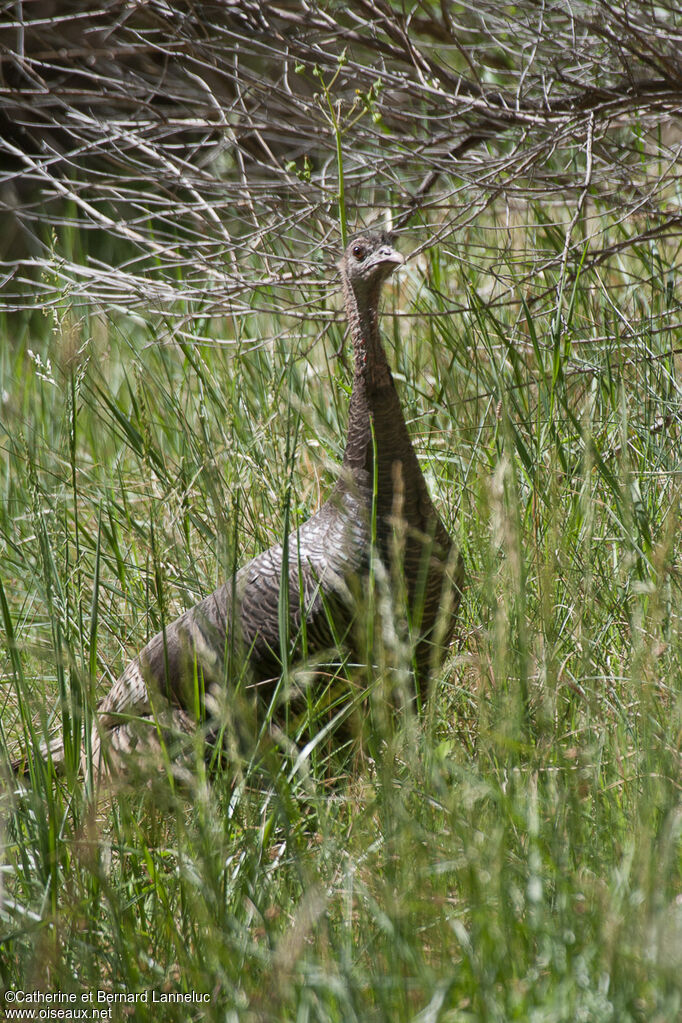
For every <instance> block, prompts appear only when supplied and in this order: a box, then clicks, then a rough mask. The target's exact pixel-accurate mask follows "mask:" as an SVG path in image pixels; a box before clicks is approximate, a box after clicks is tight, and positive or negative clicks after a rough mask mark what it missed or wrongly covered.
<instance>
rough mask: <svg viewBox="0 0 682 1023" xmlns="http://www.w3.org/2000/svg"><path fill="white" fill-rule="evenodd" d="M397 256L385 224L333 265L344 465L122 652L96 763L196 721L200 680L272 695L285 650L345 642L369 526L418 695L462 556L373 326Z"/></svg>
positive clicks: (369, 546) (365, 562)
mask: <svg viewBox="0 0 682 1023" xmlns="http://www.w3.org/2000/svg"><path fill="white" fill-rule="evenodd" d="M401 262H402V257H401V256H400V255H399V254H398V253H397V252H396V251H395V249H394V248H393V247H392V245H391V243H390V240H389V239H388V238H387V236H385V235H380V234H369V233H367V234H363V235H360V236H359V237H357V238H356V239H354V241H353V242H351V244H350V245H349V246H348V249H347V250H346V252H345V254H344V257H343V259H342V261H341V264H340V266H341V276H342V284H343V291H344V300H345V308H346V314H347V317H348V324H349V330H350V337H351V341H352V344H353V350H354V363H355V369H354V378H353V390H352V395H351V401H350V409H349V418H348V435H347V442H346V449H345V454H344V459H343V465H342V467H341V470H340V474H339V477H338V480H337V482H336V485H335V487H334V489H333V492H332V494H331V495H330V497H329V499H328V500H327V501H326V503H325V504H324V505H323V506H322V507H321V508H320V510H319V511H318V512H317V513H316V514H315V515H313V516H312V517H311V518H310V519H309V520H308V521H307V522H305V523H304V524H302V525H301V526H300V527H299V528H298V529H297V530H295V531H294V532H292V533H291V534H290V535H289V537H288V539H287V541H286V543H285V544H284V546H283V545H281V544H277V545H275V546H274V547H271V548H270V549H269V550H267V551H264V552H263V553H262V554H259V555H258V556H257V557H255V558H254V559H253V560H252V561H250V562H249V563H248V564H247V565H245V566H243V567H242V568H241V569H240V570H239V571H238V572H237V573H236V575H235V577H234V579H232V580H229V581H228V582H227V583H226V584H224V585H223V586H221V587H220V588H219V589H217V590H216V591H215V592H214V593H212V594H211V595H210V596H208V597H206V598H205V599H204V600H202V601H201V603H199V604H197V605H196V606H195V607H193V608H191V609H190V610H188V611H186V612H185V613H184V614H183V615H181V616H180V617H179V618H178V619H177V620H176V621H174V622H173V623H171V624H170V625H168V626H167V627H166V628H165V629H164V630H163V631H162V632H161V633H159V634H158V635H157V636H155V637H154V638H153V639H152V640H151V641H150V642H149V643H148V644H147V645H146V646H145V647H144V649H143V650H141V651H140V653H139V654H138V656H137V657H136V658H135V659H134V660H133V661H131V662H130V664H129V665H128V666H127V668H126V669H125V670H124V672H123V673H122V675H121V676H120V677H119V678H118V680H117V681H116V682H115V683H114V684H113V685H112V687H111V689H110V690H109V692H108V693H107V695H106V696H105V697H104V699H103V700H102V701H101V703H100V705H99V707H98V711H97V729H96V734H94V735H93V763H94V764H95V769H96V770H98V769H99V768H100V767H101V766H103V764H108V765H113V764H116V762H117V760H119V759H120V757H121V756H123V755H125V754H129V753H131V752H132V751H133V750H135V749H136V748H138V747H139V746H140V744H142V746H144V745H145V744H147V741H146V739H145V726H146V735H147V736H152V737H153V736H154V735H155V734H156V730H157V728H158V723H159V720H165V721H166V722H168V723H170V725H171V726H172V729H174V730H179V731H180V732H185V733H187V732H190V733H191V732H192V731H193V730H196V728H197V720H196V699H195V697H193V692H194V693H195V694H196V682H197V679H198V678H200V679H201V686H200V688H201V690H202V691H204V692H206V691H209V690H210V689H211V687H217V689H218V690H219V691H221V692H222V693H223V694H226V695H227V698H228V699H229V693H230V687H233V686H237V685H239V686H240V687H241V691H242V692H249V691H253V692H254V693H256V694H257V695H258V697H260V698H261V699H264V700H266V701H267V700H270V699H271V698H272V696H273V694H274V693H275V690H276V687H277V685H278V681H279V678H280V676H281V674H282V664H283V661H284V660H286V661H287V663H289V664H291V663H294V662H296V661H297V660H299V659H300V658H302V657H305V658H307V659H308V660H310V661H312V662H313V663H314V661H315V659H316V658H317V659H318V662H319V659H320V658H321V657H322V656H323V655H324V653H325V652H327V651H329V650H332V649H334V648H336V647H338V646H339V645H341V646H345V647H347V648H349V649H350V650H351V651H353V650H354V647H355V641H356V632H357V630H356V628H355V625H356V622H355V619H356V617H357V615H358V614H362V606H361V605H362V601H361V600H359V595H360V594H361V593H362V592H363V590H365V591H366V588H367V579H368V576H369V572H370V559H371V555H372V550H373V542H372V540H373V538H374V543H375V548H374V549H375V550H376V554H377V556H378V557H379V559H380V560H381V562H382V564H383V565H384V567H385V568H386V570H387V571H386V578H388V579H390V580H396V579H398V578H399V579H400V580H401V581H402V583H403V584H404V589H405V592H406V594H407V605H408V609H407V611H408V614H409V615H410V616H411V617H412V628H413V633H414V634H416V635H417V637H418V640H417V643H416V656H415V665H416V676H417V683H418V686H419V688H420V690H421V692H422V695H425V693H426V685H427V682H428V677H429V673H430V671H431V669H432V668H433V666H434V665H435V664H437V663H438V662H439V661H440V659H441V657H442V653H443V650H444V649H445V647H446V646H447V644H448V643H449V640H450V638H451V636H452V631H453V628H454V623H455V614H456V610H457V605H458V603H459V595H460V588H461V585H462V564H461V559H459V558H458V556H457V555H456V553H455V552H454V548H453V543H452V540H451V538H450V536H449V535H448V533H447V531H446V529H445V527H444V526H443V524H442V522H441V520H440V518H439V516H438V514H437V512H436V509H435V508H434V506H433V503H432V501H431V499H430V496H429V493H428V490H427V486H426V482H425V480H424V477H423V475H422V472H421V469H420V467H419V463H418V461H417V457H416V455H415V452H414V449H413V447H412V443H411V441H410V438H409V434H408V431H407V427H406V425H405V420H404V417H403V413H402V409H401V406H400V401H399V398H398V394H397V392H396V388H395V385H394V382H393V379H392V376H391V373H390V370H389V368H388V363H387V361H386V357H385V354H384V351H383V348H382V345H381V341H380V338H379V330H378V305H379V295H380V291H381V286H382V284H383V282H384V280H385V279H386V278H387V277H388V275H389V274H390V273H391V272H392V271H393V270H394V269H395V267H396V266H397V265H399V263H401ZM283 584H285V585H286V589H285V590H284V592H282V591H283ZM282 623H285V629H286V632H285V635H281V631H283V630H281V624H282ZM363 653H365V654H366V651H362V650H356V654H357V656H358V657H359V658H361V657H362V656H363ZM159 707H163V708H165V709H164V711H163V713H162V714H159V712H158V708H159ZM164 715H165V717H164Z"/></svg>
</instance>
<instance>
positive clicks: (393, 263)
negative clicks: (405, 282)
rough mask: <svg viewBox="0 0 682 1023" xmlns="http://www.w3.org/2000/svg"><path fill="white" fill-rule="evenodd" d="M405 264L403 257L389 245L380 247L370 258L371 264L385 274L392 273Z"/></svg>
mask: <svg viewBox="0 0 682 1023" xmlns="http://www.w3.org/2000/svg"><path fill="white" fill-rule="evenodd" d="M404 262H405V257H404V256H403V255H401V253H400V252H398V250H397V249H394V248H393V246H391V245H382V246H381V248H379V249H377V251H376V252H375V253H374V255H373V256H372V263H374V265H375V266H380V267H382V268H383V269H384V270H385V271H386V273H393V271H394V270H395V268H396V267H397V266H401V265H402V264H403V263H404Z"/></svg>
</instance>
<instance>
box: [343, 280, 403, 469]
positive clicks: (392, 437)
mask: <svg viewBox="0 0 682 1023" xmlns="http://www.w3.org/2000/svg"><path fill="white" fill-rule="evenodd" d="M343 283H344V297H345V302H346V315H347V317H348V326H349V329H350V336H351V341H352V343H353V353H354V357H355V373H354V375H353V393H352V395H351V401H350V412H349V417H348V438H347V443H346V451H345V455H344V459H343V461H344V465H345V466H346V467H347V468H348V469H350V470H351V472H352V473H353V475H354V476H355V477H356V482H360V476H362V481H363V485H364V486H366V485H367V483H368V478H367V474H369V479H371V473H372V466H373V453H374V451H375V450H376V453H377V460H378V469H379V473H380V476H382V477H383V475H384V474H386V475H387V477H388V476H390V472H391V466H392V465H393V463H394V462H395V461H396V460H398V461H402V460H403V456H404V453H405V451H406V450H407V449H410V448H411V445H410V440H409V437H408V434H407V429H406V427H405V420H404V418H403V413H402V409H401V407H400V402H399V400H398V395H397V393H396V389H395V385H394V383H393V378H392V376H391V371H390V369H389V367H388V362H387V360H386V354H385V352H384V349H383V347H382V344H381V339H380V336H379V312H378V310H379V292H380V289H381V285H380V284H377V285H376V286H375V287H374V288H373V289H371V290H370V291H368V293H367V294H366V295H363V296H362V298H361V299H360V300H358V297H357V295H356V294H355V292H354V291H353V289H352V288H351V287H350V285H349V284H348V282H347V281H346V280H344V282H343Z"/></svg>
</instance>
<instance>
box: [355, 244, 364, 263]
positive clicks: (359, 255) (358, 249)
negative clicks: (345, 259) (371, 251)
mask: <svg viewBox="0 0 682 1023" xmlns="http://www.w3.org/2000/svg"><path fill="white" fill-rule="evenodd" d="M353 255H354V256H355V258H356V259H357V260H360V259H364V256H365V250H364V249H363V247H362V245H354V246H353Z"/></svg>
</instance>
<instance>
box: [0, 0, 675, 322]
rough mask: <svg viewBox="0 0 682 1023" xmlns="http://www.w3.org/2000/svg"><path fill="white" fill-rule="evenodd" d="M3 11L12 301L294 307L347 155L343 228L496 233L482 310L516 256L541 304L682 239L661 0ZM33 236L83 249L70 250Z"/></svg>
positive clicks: (300, 300) (670, 14)
mask: <svg viewBox="0 0 682 1023" xmlns="http://www.w3.org/2000/svg"><path fill="white" fill-rule="evenodd" d="M0 11H1V12H2V18H1V20H0V57H1V64H0V135H1V137H0V153H2V156H1V158H0V215H1V216H2V218H3V223H4V230H3V233H2V238H1V239H0V255H2V259H3V262H2V263H1V264H0V282H3V281H4V288H3V291H2V292H0V295H3V297H2V298H1V299H0V301H1V302H2V305H3V306H4V307H5V308H7V309H18V308H22V307H26V306H30V305H36V304H43V305H44V304H47V303H49V302H50V301H53V300H54V298H55V295H57V294H58V293H60V292H62V293H63V292H64V290H68V291H69V300H70V301H72V302H77V301H80V300H87V301H88V302H95V303H96V304H100V305H104V306H111V305H115V306H120V307H123V308H126V309H132V308H139V309H145V310H148V309H150V308H152V309H163V310H164V311H166V312H167V313H171V312H173V313H175V314H177V315H178V316H180V317H181V315H182V313H181V312H178V310H182V309H183V308H184V309H186V308H187V305H186V302H187V301H189V302H198V303H200V304H201V307H202V309H203V310H204V311H205V312H207V313H209V314H210V313H212V312H224V311H225V310H226V309H227V308H229V309H230V311H231V312H232V314H236V315H238V314H239V312H240V310H246V309H247V308H249V307H250V306H251V304H252V297H253V289H254V287H256V286H258V285H270V284H276V285H278V290H277V293H276V301H277V304H278V307H279V308H280V309H282V308H283V307H284V308H286V309H287V310H288V311H289V312H290V313H291V315H292V316H295V315H301V316H302V315H307V312H306V310H305V302H306V300H309V299H310V284H311V283H313V282H317V283H318V284H324V283H325V282H326V278H327V277H328V275H329V273H330V272H331V255H332V253H334V254H335V253H336V251H337V250H338V247H339V231H338V229H339V188H340V175H339V171H340V166H341V163H342V167H343V197H342V199H341V205H342V208H343V209H345V210H348V211H349V220H350V223H349V227H350V228H353V227H355V226H356V225H357V226H360V225H362V224H364V223H367V222H370V221H372V220H373V219H374V218H376V217H377V215H379V214H380V213H381V211H390V216H391V218H392V221H393V223H394V225H395V226H397V227H399V228H402V229H404V230H405V231H406V232H410V236H411V238H412V240H413V242H414V244H415V246H416V245H417V244H420V245H421V246H422V247H427V246H429V245H431V244H433V243H434V242H437V241H438V242H441V243H448V240H450V239H452V238H453V236H454V235H456V234H457V232H462V231H464V230H465V229H467V228H468V226H469V225H471V224H473V223H474V221H477V223H478V224H479V225H483V226H487V227H488V228H489V229H490V231H491V235H490V239H489V242H490V245H489V250H490V251H495V250H496V249H497V250H498V251H499V252H500V258H499V261H496V262H493V263H492V264H490V265H488V266H487V270H488V271H489V272H492V273H493V274H495V272H497V273H498V277H499V284H498V286H497V287H496V288H495V289H494V293H491V296H490V298H491V299H493V298H494V299H495V300H496V301H504V300H505V295H506V294H508V290H509V274H508V269H507V268H508V266H509V265H514V279H515V286H516V287H518V284H519V282H520V281H521V282H523V281H525V282H527V286H528V288H529V296H530V298H531V299H539V298H541V296H542V294H543V287H544V284H543V281H544V277H543V274H542V273H541V271H546V270H547V269H548V268H554V269H555V270H556V271H557V272H559V273H560V274H562V275H566V274H570V273H571V272H572V271H573V270H574V268H575V266H576V265H577V264H578V262H579V261H580V260H581V259H582V258H583V257H584V260H585V262H584V265H585V266H596V265H599V264H600V263H601V262H603V261H604V260H605V259H607V258H608V257H609V255H613V254H614V253H615V252H617V251H618V250H619V247H622V248H625V247H629V246H632V245H633V244H634V243H636V242H637V241H639V242H645V241H651V240H653V239H665V238H666V237H668V236H670V235H678V234H679V233H680V229H681V227H682V216H681V214H682V208H681V206H680V202H681V200H682V196H681V194H680V178H679V169H678V168H679V162H680V155H681V145H682V132H681V131H680V112H681V106H682V16H681V15H680V14H679V6H678V4H677V3H675V2H672V0H663V2H661V3H656V4H654V3H651V2H649V0H621V2H616V3H611V2H605V0H571V2H570V3H569V2H568V0H554V2H552V0H548V2H539V0H520V2H519V3H517V4H515V5H513V6H510V7H505V6H504V5H501V4H499V3H497V2H496V0H479V2H478V3H476V4H475V5H469V4H465V3H451V2H447V0H441V2H440V3H435V2H427V0H420V2H416V3H414V4H412V5H411V6H405V5H403V4H400V3H398V2H397V0H378V2H377V0H371V2H370V0H347V2H346V3H343V4H340V3H336V2H331V0H325V2H320V3H317V4H315V3H308V2H306V0H283V2H282V3H279V4H277V3H262V2H256V0H222V2H213V3H202V4H194V3H191V2H185V3H180V2H177V3H169V2H166V0H109V2H108V3H106V4H104V5H103V6H102V7H101V8H100V7H97V6H96V5H88V4H86V3H85V2H83V0H71V2H67V3H63V2H62V3H56V2H54V0H14V2H5V3H0ZM337 143H338V149H337ZM340 158H341V159H340ZM540 203H541V206H542V216H543V217H544V218H545V219H546V218H547V217H548V216H549V217H550V220H551V221H552V222H553V223H555V224H556V225H557V228H558V235H557V242H556V244H555V245H554V246H552V247H549V248H547V249H545V250H541V249H540V250H537V251H535V252H533V253H532V254H529V253H527V252H525V251H520V252H517V251H515V249H514V241H513V236H514V231H513V229H514V226H515V225H516V224H518V223H519V222H520V221H522V220H525V222H527V221H528V218H529V217H531V218H532V217H533V216H534V215H535V213H536V209H537V206H538V204H540ZM626 222H627V225H628V227H627V230H622V229H621V226H622V225H623V224H624V223H626ZM46 224H47V225H51V226H53V228H55V229H56V230H58V231H64V230H66V229H68V227H69V226H70V225H74V226H76V227H77V228H78V229H79V231H80V232H91V233H92V234H93V235H94V237H93V238H92V239H91V241H90V242H89V243H88V244H87V246H85V249H84V250H83V251H81V250H80V249H79V247H78V246H76V247H75V248H74V251H73V254H72V255H71V257H70V258H67V257H65V255H64V252H65V251H68V246H66V247H64V246H60V252H59V255H57V253H56V252H55V250H54V247H53V246H51V244H50V233H49V231H47V230H46ZM424 228H427V230H424ZM179 269H180V270H181V271H182V272H181V273H178V272H177V271H178V270H179ZM301 282H305V288H304V289H303V290H302V291H301V290H299V285H300V284H301ZM270 294H271V292H270V291H269V289H265V288H264V289H263V291H262V304H263V305H264V306H265V307H267V306H268V303H269V302H272V301H273V299H272V298H269V297H268V296H269V295H270ZM179 300H182V301H179ZM178 322H179V324H180V322H181V320H179V321H178Z"/></svg>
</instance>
